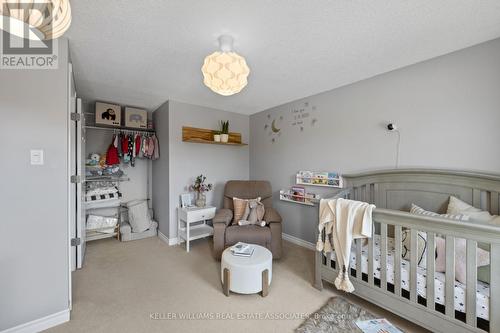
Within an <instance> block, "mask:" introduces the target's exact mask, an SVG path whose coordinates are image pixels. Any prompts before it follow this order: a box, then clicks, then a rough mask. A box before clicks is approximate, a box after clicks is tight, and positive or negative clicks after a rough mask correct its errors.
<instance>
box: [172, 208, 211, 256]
mask: <svg viewBox="0 0 500 333" xmlns="http://www.w3.org/2000/svg"><path fill="white" fill-rule="evenodd" d="M214 216H215V207H212V206H206V207H203V208H198V207H193V208H180V207H179V208H177V244H180V243H181V242H182V241H183V240H184V241H186V251H187V252H189V242H190V241H192V240H195V239H199V238H203V237H208V236H212V235H213V234H214V229H213V227H212V226H210V225H208V224H207V220H211V219H213V218H214ZM197 222H198V223H197ZM194 223H197V224H196V225H194V226H191V224H194Z"/></svg>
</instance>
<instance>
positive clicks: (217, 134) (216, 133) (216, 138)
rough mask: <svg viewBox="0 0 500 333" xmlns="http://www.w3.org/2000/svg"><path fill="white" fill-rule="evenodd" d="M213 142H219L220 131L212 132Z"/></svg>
mask: <svg viewBox="0 0 500 333" xmlns="http://www.w3.org/2000/svg"><path fill="white" fill-rule="evenodd" d="M214 141H215V142H220V131H215V132H214Z"/></svg>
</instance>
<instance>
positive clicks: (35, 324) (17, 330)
mask: <svg viewBox="0 0 500 333" xmlns="http://www.w3.org/2000/svg"><path fill="white" fill-rule="evenodd" d="M69 313H70V311H69V309H66V310H63V311H61V312H57V313H53V314H51V315H48V316H46V317H43V318H39V319H35V320H33V321H30V322H27V323H24V324H21V325H18V326H14V327H11V328H8V329H6V330H4V331H2V333H33V332H41V331H44V330H46V329H49V328H51V327H54V326H57V325H61V324H63V323H65V322H67V321H69Z"/></svg>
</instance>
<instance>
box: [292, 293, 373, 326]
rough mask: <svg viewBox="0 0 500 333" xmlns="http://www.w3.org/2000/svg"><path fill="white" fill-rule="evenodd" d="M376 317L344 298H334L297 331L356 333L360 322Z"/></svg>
mask: <svg viewBox="0 0 500 333" xmlns="http://www.w3.org/2000/svg"><path fill="white" fill-rule="evenodd" d="M373 318H375V316H374V315H373V314H372V313H370V312H368V311H367V310H365V309H363V308H362V307H360V306H358V305H356V304H353V303H351V302H349V301H348V300H346V299H345V298H343V297H339V296H336V297H332V298H330V300H328V302H327V303H326V304H325V305H323V306H322V307H321V309H319V310H318V311H316V312H315V313H313V314H312V315H311V316H310V317H309V318H308V319H306V320H305V321H304V322H303V323H302V324H301V325H300V326H299V328H297V329H296V330H295V332H296V333H327V332H328V333H337V332H356V333H359V332H361V330H360V329H359V328H358V327H357V326H356V322H357V321H359V320H368V319H373Z"/></svg>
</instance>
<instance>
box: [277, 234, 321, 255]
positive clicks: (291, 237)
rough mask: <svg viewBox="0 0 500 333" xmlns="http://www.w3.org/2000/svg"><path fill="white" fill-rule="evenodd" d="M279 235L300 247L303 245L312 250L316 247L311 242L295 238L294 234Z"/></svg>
mask: <svg viewBox="0 0 500 333" xmlns="http://www.w3.org/2000/svg"><path fill="white" fill-rule="evenodd" d="M281 237H282V238H283V239H284V240H286V241H289V242H290V243H293V244H295V245H298V246H301V247H305V248H306V249H309V250H313V251H314V250H315V249H316V245H314V244H313V243H310V242H308V241H305V240H303V239H300V238H297V237H295V236H292V235H289V234H285V233H282V234H281Z"/></svg>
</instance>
